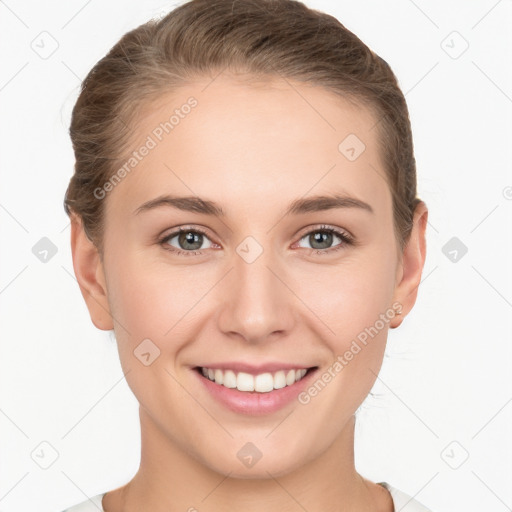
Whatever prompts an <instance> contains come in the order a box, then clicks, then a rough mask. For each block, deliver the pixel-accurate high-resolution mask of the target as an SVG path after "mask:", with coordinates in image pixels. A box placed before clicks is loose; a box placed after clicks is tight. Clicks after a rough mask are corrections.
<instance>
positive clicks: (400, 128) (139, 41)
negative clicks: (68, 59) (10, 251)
mask: <svg viewBox="0 0 512 512" xmlns="http://www.w3.org/2000/svg"><path fill="white" fill-rule="evenodd" d="M224 68H229V69H230V70H234V71H238V72H243V73H246V74H248V76H253V77H254V79H257V78H265V77H268V78H271V77H274V78H275V77H278V76H282V77H285V78H291V79H295V80H297V81H299V82H304V83H310V84H312V85H319V86H323V87H325V88H326V89H328V90H330V91H333V92H334V93H336V94H338V95H340V96H342V97H343V98H345V99H348V98H352V99H355V100H356V101H357V102H358V103H359V104H361V105H363V106H365V107H367V108H368V109H369V110H370V111H371V112H372V113H373V114H374V116H375V119H376V126H377V127H378V128H377V134H378V140H379V142H380V148H381V155H382V158H383V162H384V165H385V171H386V178H387V181H388V184H389V187H390V191H391V194H392V197H393V216H394V225H395V232H396V235H397V239H398V242H399V244H400V246H401V248H403V247H404V245H405V243H406V242H407V240H408V237H409V235H410V231H411V227H412V219H413V214H414V210H415V208H416V205H417V204H418V203H419V202H420V199H418V198H417V197H416V164H415V159H414V154H413V142H412V134H411V126H410V120H409V113H408V109H407V105H406V102H405V98H404V95H403V94H402V92H401V90H400V88H399V86H398V83H397V79H396V77H395V75H394V73H393V71H392V70H391V68H390V67H389V65H388V64H387V63H386V61H384V60H383V59H382V58H381V57H379V56H378V55H376V54H375V53H374V52H373V51H372V50H370V49H369V48H368V47H367V46H366V45H365V44H364V43H363V42H362V41H361V40H360V39H359V38H358V37H356V36H355V35H354V34H353V33H352V32H350V31H349V30H348V29H346V28H345V27H344V26H343V25H342V24H341V23H340V22H339V21H338V20H337V19H336V18H334V17H333V16H330V15H328V14H325V13H322V12H319V11H316V10H313V9H309V8H307V7H306V6H305V5H304V4H303V3H301V2H298V1H294V0H237V1H232V0H192V1H189V2H187V3H184V4H182V5H180V6H179V7H177V8H176V9H174V10H173V11H171V12H170V13H169V14H167V16H165V17H164V18H162V19H160V20H150V21H148V22H147V23H144V24H143V25H141V26H139V27H137V28H135V29H133V30H131V31H130V32H127V33H126V34H125V35H124V36H123V37H122V38H121V39H120V40H119V41H118V43H117V44H116V45H115V46H114V47H113V48H111V50H110V51H109V52H108V54H107V55H106V56H105V57H104V58H102V59H101V60H100V61H99V62H98V63H97V64H96V65H95V66H94V67H93V68H92V70H91V71H90V72H89V74H88V75H87V77H86V78H85V79H84V81H83V83H82V87H81V91H80V95H79V97H78V100H77V102H76V104H75V106H74V108H73V112H72V117H71V126H70V130H69V133H70V136H71V140H72V143H73V149H74V152H75V158H76V163H75V172H74V174H73V176H72V177H71V179H70V182H69V186H68V189H67V191H66V194H65V198H64V209H65V211H66V213H67V214H68V215H71V214H72V213H73V212H74V213H76V214H77V215H78V216H79V217H80V218H81V219H82V222H83V225H84V230H85V232H86V234H87V236H88V237H89V239H90V240H91V241H93V242H94V243H95V245H96V246H97V248H98V250H99V252H100V254H102V251H103V215H104V208H103V207H104V205H103V203H104V201H102V200H101V199H98V198H97V197H96V195H95V193H94V191H95V190H96V189H97V188H98V187H102V186H103V185H104V184H105V183H106V182H107V181H108V180H109V178H110V176H112V175H113V173H114V172H115V170H116V166H117V165H118V164H119V163H120V162H122V155H123V152H124V151H125V150H126V148H127V147H128V144H129V142H130V135H131V134H132V133H133V130H132V129H131V128H130V126H133V124H134V121H135V120H136V118H137V116H138V115H139V114H140V111H141V107H143V106H145V105H147V104H148V102H149V101H151V100H154V99H157V98H158V97H159V96H160V95H162V94H164V93H168V92H170V91H172V90H173V88H174V87H178V86H180V85H185V84H186V83H187V82H188V83H190V82H191V81H193V79H194V77H196V78H197V77H200V76H203V77H204V76H208V75H213V73H214V72H216V71H217V70H218V71H221V70H223V69H224ZM340 142H341V141H340Z"/></svg>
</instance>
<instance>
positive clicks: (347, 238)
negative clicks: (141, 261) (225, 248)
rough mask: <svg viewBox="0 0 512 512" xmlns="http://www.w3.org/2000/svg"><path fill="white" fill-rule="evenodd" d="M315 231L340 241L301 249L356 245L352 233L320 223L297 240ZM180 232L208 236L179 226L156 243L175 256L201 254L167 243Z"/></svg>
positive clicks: (338, 247)
mask: <svg viewBox="0 0 512 512" xmlns="http://www.w3.org/2000/svg"><path fill="white" fill-rule="evenodd" d="M317 232H320V233H330V234H334V235H336V236H337V237H338V238H339V239H340V240H341V243H340V244H338V245H336V246H334V247H329V248H328V249H313V248H308V247H303V249H308V250H309V251H311V252H315V253H316V254H331V253H333V252H336V251H338V250H340V249H344V248H345V247H346V246H350V245H356V242H355V240H354V238H353V237H352V235H349V234H348V233H347V232H346V231H341V230H339V229H337V228H333V227H330V226H325V225H322V226H320V227H317V228H315V229H313V230H311V231H308V232H307V233H305V234H304V235H302V236H301V237H300V239H299V242H300V241H301V240H302V239H303V238H305V237H307V236H309V235H311V234H312V233H317ZM181 233H200V234H201V235H204V236H205V237H207V238H209V237H208V234H207V233H206V231H204V230H203V229H201V228H196V227H194V228H179V229H178V230H177V231H174V232H173V233H170V234H169V235H165V236H164V237H163V238H160V239H159V240H158V243H159V244H160V245H161V246H162V247H163V249H165V250H166V251H170V252H172V253H174V254H176V255H177V256H201V255H202V254H203V251H202V250H195V251H184V250H182V249H176V248H174V247H172V246H170V245H169V244H168V243H167V242H168V241H169V240H172V239H173V238H174V237H175V236H177V235H179V234H181ZM311 252H310V254H311Z"/></svg>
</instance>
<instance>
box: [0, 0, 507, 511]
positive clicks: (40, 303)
mask: <svg viewBox="0 0 512 512" xmlns="http://www.w3.org/2000/svg"><path fill="white" fill-rule="evenodd" d="M306 3H307V5H308V6H310V7H313V8H316V9H319V10H323V11H325V12H328V13H330V14H332V15H334V16H335V17H337V18H338V19H339V20H340V21H341V22H342V23H343V24H344V25H345V26H346V27H347V28H349V29H350V30H352V31H353V32H355V33H356V34H357V35H358V36H359V37H360V38H361V39H362V40H363V41H364V42H365V43H366V44H368V46H370V47H371V48H372V49H373V50H375V51H376V52H377V53H378V54H379V55H381V56H382V57H383V58H384V59H385V60H387V62H388V63H389V64H390V65H391V67H392V68H393V70H394V71H395V73H396V75H397V76H398V78H399V81H400V84H401V87H402V89H403V91H404V93H405V94H406V99H407V102H408V105H409V109H410V114H411V121H412V126H413V133H414V141H415V153H416V160H417V166H418V180H419V181H418V186H419V194H420V196H421V197H422V198H423V199H424V200H425V201H426V203H427V205H428V206H429V209H430V218H429V220H430V224H429V232H428V257H427V263H426V267H425V272H424V280H423V282H422V284H421V286H420V290H419V297H418V302H417V304H416V307H415V309H414V310H413V312H412V313H411V314H410V315H409V316H408V317H407V318H406V320H405V322H404V324H403V325H402V326H401V327H400V328H399V329H397V330H394V331H391V332H390V336H389V339H388V346H387V356H388V357H386V358H385V361H384V365H383V368H382V371H381V373H380V375H379V378H378V379H377V382H376V385H375V387H374V389H373V393H375V396H369V397H368V399H367V400H366V401H365V403H364V404H363V406H362V408H361V411H360V415H359V417H358V424H357V431H356V465H357V469H358V471H359V472H360V473H361V474H363V475H364V476H366V477H367V478H370V479H371V480H373V481H387V482H389V483H390V484H391V485H393V486H395V487H397V488H399V489H401V490H402V491H404V492H406V493H408V494H410V495H411V496H415V497H416V499H417V500H418V501H420V502H421V503H423V504H424V505H426V506H428V507H430V508H432V509H433V510H435V511H437V512H454V511H480V510H485V511H486V512H489V511H496V512H501V511H506V510H510V509H511V508H512V486H511V481H512V441H511V440H510V433H511V431H512V430H511V429H512V403H511V402H512V379H511V375H512V348H511V346H512V345H511V341H512V340H511V338H512V336H511V334H512V329H511V316H512V315H511V313H512V275H511V274H512V270H511V262H512V240H511V239H512V236H511V233H512V173H511V164H512V157H511V152H512V150H511V147H512V142H511V141H512V128H511V126H512V124H511V119H512V115H511V112H512V76H511V74H512V73H511V65H510V64H511V62H512V60H511V59H512V41H511V33H512V32H511V30H510V27H511V26H512V2H511V1H510V0H501V1H496V0H481V1H472V2H467V1H462V0H460V1H451V2H446V1H441V0H435V1H432V0H431V1H427V0H415V2H413V1H412V0H396V1H382V0H368V1H359V2H358V1H355V0H352V1H336V2H335V1H334V0H331V1H327V0H324V1H321V0H315V1H313V0H309V1H307V2H306ZM174 5H175V4H173V3H167V2H163V1H146V2H140V1H135V0H130V1H123V2H121V1H120V0H117V1H110V2H100V1H98V0H92V1H91V0H89V1H84V0H73V1H68V2H63V1H60V2H57V1H46V2H35V1H31V2H17V3H16V2H15V1H14V0H6V1H2V2H0V33H1V34H2V37H3V44H2V49H1V56H2V65H1V67H0V129H1V134H0V140H1V143H2V151H1V159H2V160H1V167H0V172H1V188H0V227H1V233H0V240H1V253H0V308H1V309H0V312H1V319H0V326H1V334H2V338H1V343H2V347H1V350H2V357H1V359H0V365H1V369H0V379H1V383H0V384H1V385H0V392H1V396H0V400H1V401H0V428H1V441H2V442H1V452H0V471H1V472H0V512H25V511H27V512H28V511H31V512H34V511H41V512H58V511H60V510H62V509H64V508H65V507H67V506H70V505H72V504H76V503H78V502H81V501H84V500H85V499H87V497H90V496H93V495H95V494H98V493H100V492H104V491H107V490H111V489H113V488H115V487H117V486H119V485H122V484H124V483H125V482H127V481H128V480H129V479H130V478H131V476H132V475H133V474H134V473H135V472H136V470H137V467H138V461H139V448H140V445H139V424H138V410H137V403H136V401H135V399H134V397H133V396H132V394H131V392H130V390H129V388H128V386H127V384H126V381H125V380H124V378H123V374H122V371H121V368H120V365H119V362H118V356H117V350H116V346H115V341H114V339H113V338H112V337H111V336H110V335H109V334H108V333H105V332H103V331H99V330H97V329H96V328H95V327H94V326H93V324H92V323H91V321H90V319H89V315H88V312H87V309H86V307H85V303H84V301H83V298H82V296H81V294H80V291H79V288H78V285H77V283H76V280H75V278H74V274H73V267H72V260H71V252H70V248H69V235H70V231H69V223H68V218H67V216H66V215H65V213H64V210H63V207H62V201H63V197H64V192H65V189H66V187H67V184H68V181H69V178H70V176H71V174H72V170H73V164H74V159H73V153H72V148H71V143H70V140H69V137H68V134H67V129H68V126H69V119H70V113H71V109H72V107H73V105H74V102H75V100H76V97H77V95H78V90H79V85H80V81H81V80H82V79H83V78H84V77H85V75H86V73H87V72H88V71H89V70H90V68H91V67H92V66H93V65H94V64H95V63H96V62H97V60H99V59H100V58H101V57H103V56H104V55H105V53H106V52H107V51H108V50H109V49H110V47H111V46H113V45H114V44H115V43H116V42H117V40H118V39H119V38H120V37H121V36H122V35H123V34H124V33H125V32H127V31H128V30H130V29H132V28H134V27H136V26H138V25H139V24H141V23H143V22H145V21H147V20H148V19H149V18H151V17H156V16H160V15H163V14H164V13H166V12H167V11H168V10H170V9H171V8H172V7H173V6H174ZM43 31H46V32H48V33H49V34H51V37H50V36H48V35H47V34H45V35H42V36H40V33H41V32H43ZM454 31H456V32H458V34H459V35H457V34H453V32H454ZM42 37H44V38H46V39H45V48H47V49H48V48H51V44H52V42H51V38H53V39H55V41H56V42H57V43H58V48H57V49H56V51H55V52H54V53H53V54H52V55H51V56H49V57H48V58H46V59H43V58H41V57H40V56H39V55H38V53H37V52H36V51H34V49H33V48H36V47H37V46H36V45H39V46H42V43H41V42H40V41H41V38H42ZM464 40H465V41H467V44H469V47H468V48H467V50H466V51H464V52H463V53H461V54H460V55H459V53H460V52H461V51H462V50H463V49H464V45H465V43H464ZM443 41H444V42H443ZM53 44H55V43H53ZM40 51H42V50H40ZM455 57H456V58H455ZM42 237H48V238H49V239H50V240H51V241H52V242H53V244H55V246H56V248H57V253H56V254H55V255H54V256H53V257H52V258H51V259H50V260H49V261H47V262H46V263H43V262H41V261H40V260H39V259H38V258H36V256H35V255H34V254H33V252H32V247H33V246H34V245H35V244H36V243H37V242H38V241H39V240H40V239H41V238H42ZM452 237H457V238H458V239H459V240H460V241H461V242H463V243H464V244H465V245H466V246H467V248H468V252H467V254H465V255H464V256H463V257H461V258H459V259H458V261H456V262H453V261H450V259H449V258H448V257H447V256H445V254H444V253H443V252H442V248H443V246H444V245H445V244H446V243H447V242H448V241H449V240H450V239H451V238H452ZM43 441H46V442H47V443H50V445H51V446H52V447H53V449H54V450H56V452H57V453H58V458H57V460H56V461H55V462H54V463H53V464H52V465H51V466H50V467H49V468H48V469H43V468H41V467H40V466H39V465H38V464H37V463H36V461H35V460H36V459H37V458H36V457H34V458H32V457H31V453H33V451H34V450H36V453H41V449H43V452H44V453H45V457H47V458H48V457H51V449H50V448H48V446H46V445H43V448H41V446H40V443H41V442H43ZM45 446H46V447H45ZM465 457H468V458H467V460H465V461H464V458H465ZM43 459H44V457H43ZM462 461H464V462H462ZM459 464H461V465H460V467H458V468H457V469H454V468H453V467H450V466H457V465H459ZM310 512H313V511H310Z"/></svg>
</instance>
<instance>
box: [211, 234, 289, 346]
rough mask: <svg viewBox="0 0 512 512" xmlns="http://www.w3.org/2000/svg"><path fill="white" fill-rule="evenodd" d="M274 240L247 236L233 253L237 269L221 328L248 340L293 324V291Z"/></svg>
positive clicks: (227, 290) (226, 296) (232, 274)
mask: <svg viewBox="0 0 512 512" xmlns="http://www.w3.org/2000/svg"><path fill="white" fill-rule="evenodd" d="M276 274H277V275H278V276H279V275H280V274H283V271H282V267H281V266H280V265H279V263H278V258H277V257H276V255H275V254H273V252H272V249H271V247H270V244H268V245H267V246H266V247H263V246H262V244H260V243H258V242H257V241H256V240H255V239H254V238H252V237H247V238H246V239H245V240H244V241H242V243H240V244H239V246H238V247H237V248H236V253H234V254H233V270H232V272H230V274H229V278H228V279H229V282H228V283H226V287H225V289H224V292H225V293H224V292H223V300H222V307H223V310H222V312H221V314H220V317H219V319H220V320H219V321H220V328H221V329H222V330H223V332H225V333H229V332H231V333H234V332H236V333H238V334H240V335H241V336H243V337H244V338H245V340H246V341H253V342H254V341H263V340H264V339H265V338H267V337H268V336H269V335H270V334H272V333H273V332H275V331H283V330H287V329H289V328H290V320H291V313H290V309H289V308H290V302H291V297H290V291H289V290H288V289H287V288H286V286H285V285H284V284H283V283H282V282H281V280H283V281H285V282H286V277H285V276H284V275H282V276H280V279H279V278H278V277H276Z"/></svg>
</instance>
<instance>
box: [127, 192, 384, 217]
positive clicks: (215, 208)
mask: <svg viewBox="0 0 512 512" xmlns="http://www.w3.org/2000/svg"><path fill="white" fill-rule="evenodd" d="M162 206H167V207H173V208H176V209H178V210H183V211H186V212H193V213H202V214H205V215H212V216H215V217H225V215H226V214H225V212H224V210H223V209H222V207H221V206H220V205H218V204H217V203H215V202H213V201H209V200H207V199H201V198H200V197H197V196H173V195H169V194H166V195H163V196H159V197H156V198H155V199H151V200H150V201H146V202H145V203H143V204H142V205H141V206H139V207H138V208H137V209H136V210H135V211H134V214H135V215H138V214H139V213H141V212H144V211H148V210H153V209H155V208H160V207H162ZM334 208H360V209H362V210H366V211H368V212H370V213H374V211H373V208H372V207H371V206H370V205H369V204H368V203H365V202H364V201H361V200H360V199H356V198H354V197H349V196H344V195H339V194H334V195H329V196H327V195H318V196H312V197H306V198H301V199H296V200H295V201H292V202H291V203H290V204H289V205H288V208H287V209H286V211H285V215H289V214H292V215H300V214H305V213H310V212H319V211H324V210H332V209H334Z"/></svg>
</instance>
